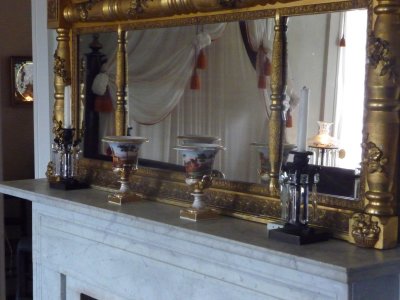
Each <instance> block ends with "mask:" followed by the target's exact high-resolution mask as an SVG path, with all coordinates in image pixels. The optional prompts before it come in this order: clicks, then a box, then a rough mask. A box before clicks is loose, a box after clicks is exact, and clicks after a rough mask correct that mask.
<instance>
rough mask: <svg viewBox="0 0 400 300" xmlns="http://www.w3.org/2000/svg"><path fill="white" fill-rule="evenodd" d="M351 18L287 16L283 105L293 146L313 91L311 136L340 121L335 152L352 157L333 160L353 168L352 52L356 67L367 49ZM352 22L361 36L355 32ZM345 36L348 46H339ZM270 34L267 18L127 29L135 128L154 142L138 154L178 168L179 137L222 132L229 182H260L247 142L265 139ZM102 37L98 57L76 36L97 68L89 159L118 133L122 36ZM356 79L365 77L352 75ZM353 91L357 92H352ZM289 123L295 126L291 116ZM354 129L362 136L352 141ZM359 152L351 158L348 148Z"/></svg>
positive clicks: (356, 125)
mask: <svg viewBox="0 0 400 300" xmlns="http://www.w3.org/2000/svg"><path fill="white" fill-rule="evenodd" d="M348 14H349V13H345V14H344V13H333V14H321V15H312V16H302V17H293V18H291V19H290V21H289V24H288V49H289V50H288V57H289V61H288V65H289V75H288V77H289V78H288V88H287V101H286V102H285V103H286V107H287V108H289V113H290V114H291V116H293V122H292V123H293V124H292V125H293V127H288V128H287V129H286V142H287V143H288V144H296V127H297V124H298V119H299V118H298V116H297V110H298V108H297V106H296V105H297V104H298V102H299V97H298V95H299V94H300V90H301V88H302V87H303V86H307V87H308V88H309V89H310V90H311V94H310V99H309V101H310V104H309V118H308V120H307V128H308V130H307V132H308V138H310V137H312V136H314V135H316V134H317V131H318V127H317V121H326V122H332V123H334V125H333V126H334V128H333V130H332V134H333V135H334V136H335V137H336V138H337V139H338V140H339V141H340V144H339V148H340V149H344V150H345V152H346V158H350V157H355V158H352V160H351V161H352V162H351V163H346V164H342V162H343V161H344V160H343V161H341V160H340V159H336V166H337V167H344V168H348V169H355V168H357V167H359V162H360V160H361V159H360V158H361V149H360V147H357V145H359V144H361V126H362V113H363V105H362V103H363V101H364V96H363V92H364V88H363V84H364V75H363V74H359V73H358V74H356V75H354V74H351V73H348V72H349V71H351V70H363V69H364V67H363V66H362V67H360V66H354V65H349V64H348V63H349V62H352V63H354V59H353V58H349V57H350V55H352V54H350V52H354V51H355V53H358V55H357V57H358V58H360V59H361V62H360V63H361V64H362V65H363V64H364V62H365V60H364V59H365V55H363V54H360V52H357V51H359V50H358V49H357V50H354V49H353V45H361V49H362V48H363V46H362V45H363V44H362V43H361V42H359V41H357V40H355V38H356V37H358V36H361V37H363V38H364V45H365V37H366V12H365V13H361V14H363V15H364V17H363V18H364V19H363V21H362V22H360V21H355V22H356V23H357V22H359V23H360V24H364V25H363V26H364V27H363V28H359V27H357V26H354V24H352V23H351V22H352V20H354V17H352V16H350V15H348ZM315 24H318V26H315ZM356 27H357V28H359V29H358V30H359V31H358V33H354V32H350V30H351V29H354V28H356ZM360 32H361V33H362V34H360ZM343 35H344V37H345V39H346V47H340V43H339V41H340V39H341V37H342V36H343ZM272 40H273V23H272V21H270V20H257V21H246V22H232V23H227V24H217V25H204V26H191V27H181V28H167V29H151V30H138V31H133V32H129V34H128V45H127V49H128V61H129V63H128V64H129V65H128V82H129V84H128V110H129V118H128V119H129V126H130V127H131V129H130V134H132V135H139V136H145V137H148V138H149V140H150V142H149V143H148V144H147V145H145V146H143V149H142V154H141V156H142V157H144V158H147V159H151V160H156V161H161V162H166V163H171V164H176V165H181V161H180V158H179V157H178V155H177V153H176V152H175V151H173V147H174V146H176V145H177V143H178V140H177V136H179V135H185V134H200V135H208V136H217V137H220V138H221V144H222V145H224V146H225V147H226V148H227V151H224V152H223V153H221V155H220V156H219V157H218V159H217V161H216V162H215V168H216V169H218V170H220V171H221V172H223V173H224V174H225V175H226V178H227V179H229V180H240V181H247V182H260V178H259V177H260V176H259V170H260V161H259V155H258V150H257V149H256V148H255V147H254V146H251V143H266V142H267V130H268V129H267V122H268V108H267V107H268V106H269V84H270V83H269V76H268V75H269V71H270V70H269V67H270V65H269V60H268V59H267V57H270V55H271V53H270V49H272ZM99 42H100V43H101V45H102V49H101V52H102V53H103V54H102V55H101V54H99V50H100V48H99V47H100V45H99V44H97V46H96V47H97V48H96V47H95V48H96V49H93V48H94V47H93V45H94V43H93V35H92V34H84V35H81V36H80V57H81V58H82V57H86V60H89V59H93V58H92V57H95V59H94V61H96V63H95V66H94V67H93V66H92V67H91V66H90V63H87V65H88V70H87V75H86V76H87V84H88V88H87V89H86V90H87V91H89V92H87V93H86V98H87V99H86V103H87V104H86V113H85V124H86V134H85V140H86V139H88V140H90V139H94V141H93V143H92V144H90V143H89V144H87V143H86V141H85V144H84V146H85V148H86V147H90V149H96V150H95V151H94V152H93V151H92V150H90V151H87V150H89V149H85V155H86V156H91V157H96V158H98V157H99V155H97V154H96V155H97V156H96V155H94V154H95V153H101V154H107V148H105V147H104V146H105V145H102V144H100V143H99V142H98V140H99V137H101V136H105V135H110V134H113V130H114V120H113V107H114V102H115V100H114V98H115V85H114V83H113V81H114V78H115V53H114V51H115V46H116V33H100V34H99ZM89 45H91V48H92V49H90V46H89ZM364 48H365V46H364ZM364 51H365V49H364ZM106 60H107V62H106V63H105V64H103V63H104V62H105V61H106ZM91 68H92V69H91ZM99 72H100V73H103V75H104V76H98V77H96V81H95V82H94V84H93V87H92V88H90V87H89V86H92V82H93V80H94V77H95V75H96V74H97V73H99ZM355 78H359V79H360V82H358V83H355V82H352V81H349V79H355ZM92 89H93V90H94V92H95V93H96V94H98V95H95V94H93V93H92V92H91V90H92ZM349 91H351V92H354V91H357V92H356V94H349ZM349 99H350V100H349ZM90 103H91V104H90ZM350 103H351V104H352V105H354V107H350V106H349V104H350ZM90 105H91V106H90ZM90 111H91V112H90ZM90 114H92V115H90ZM349 115H350V118H349ZM93 118H97V122H98V123H97V125H95V126H94V127H97V129H96V128H95V129H94V130H92V131H90V130H88V128H89V125H90V124H93V120H92V119H93ZM349 120H350V121H349ZM348 122H350V124H351V125H348ZM287 125H288V126H290V124H289V122H287ZM350 127H351V128H352V129H353V131H352V132H353V133H354V134H353V133H352V136H351V142H349V141H348V140H347V139H346V138H345V137H344V135H343V134H344V133H346V132H348V129H349V128H350ZM356 134H357V140H358V142H354V139H355V135H356ZM96 140H97V142H96ZM93 147H94V148H93ZM356 148H357V149H356ZM353 150H354V153H355V154H351V153H352V152H353ZM91 151H92V152H91ZM357 151H358V152H357ZM338 152H339V151H338ZM341 153H343V152H341Z"/></svg>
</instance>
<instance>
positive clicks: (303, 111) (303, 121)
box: [297, 87, 310, 152]
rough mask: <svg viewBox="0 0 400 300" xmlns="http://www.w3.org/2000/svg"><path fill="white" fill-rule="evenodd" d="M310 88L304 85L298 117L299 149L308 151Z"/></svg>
mask: <svg viewBox="0 0 400 300" xmlns="http://www.w3.org/2000/svg"><path fill="white" fill-rule="evenodd" d="M309 96H310V89H309V88H307V87H303V88H302V89H301V93H300V103H299V114H298V117H297V151H300V152H304V151H306V140H307V119H308V98H309Z"/></svg>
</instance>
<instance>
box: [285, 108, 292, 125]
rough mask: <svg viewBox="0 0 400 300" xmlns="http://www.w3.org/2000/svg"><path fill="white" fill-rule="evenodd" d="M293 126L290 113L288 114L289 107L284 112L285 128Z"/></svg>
mask: <svg viewBox="0 0 400 300" xmlns="http://www.w3.org/2000/svg"><path fill="white" fill-rule="evenodd" d="M292 127H293V118H292V115H291V114H290V109H289V110H288V111H287V113H286V128H292Z"/></svg>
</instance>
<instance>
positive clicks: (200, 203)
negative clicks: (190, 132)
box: [175, 144, 224, 221]
mask: <svg viewBox="0 0 400 300" xmlns="http://www.w3.org/2000/svg"><path fill="white" fill-rule="evenodd" d="M175 149H176V150H178V151H180V152H181V154H182V158H183V164H184V166H185V170H186V180H185V182H186V184H187V185H189V186H190V187H192V189H193V192H192V194H191V195H192V196H193V197H194V201H193V204H192V207H191V208H189V209H182V210H181V213H180V216H181V218H183V219H189V220H193V221H197V220H200V219H211V218H216V217H217V216H218V214H217V212H215V211H214V210H212V209H209V208H207V206H206V204H205V203H204V200H203V198H204V192H203V190H204V189H205V188H208V187H210V186H211V184H212V176H211V174H212V169H213V163H214V159H215V155H216V154H217V153H218V151H219V150H222V149H224V147H222V146H220V145H216V144H191V145H183V146H178V147H176V148H175Z"/></svg>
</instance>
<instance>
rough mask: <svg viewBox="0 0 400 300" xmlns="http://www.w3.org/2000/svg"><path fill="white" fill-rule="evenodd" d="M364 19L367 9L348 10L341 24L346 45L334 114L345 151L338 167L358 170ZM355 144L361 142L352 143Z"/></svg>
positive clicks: (362, 102)
mask: <svg viewBox="0 0 400 300" xmlns="http://www.w3.org/2000/svg"><path fill="white" fill-rule="evenodd" d="M367 17H368V15H367V10H355V11H348V12H345V13H344V17H343V22H342V26H343V35H344V37H345V46H344V47H340V51H339V66H338V67H339V72H338V78H337V86H338V92H337V99H336V102H337V107H336V114H335V127H336V128H335V132H336V135H337V138H338V139H339V141H340V147H341V148H343V149H344V150H345V151H346V155H345V157H344V158H343V159H338V160H337V166H338V167H341V168H348V169H355V168H359V167H360V161H361V141H362V126H363V114H364V84H365V61H366V44H367V36H366V34H365V33H366V32H367ZM354 141H360V142H359V143H358V144H355V142H354Z"/></svg>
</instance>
